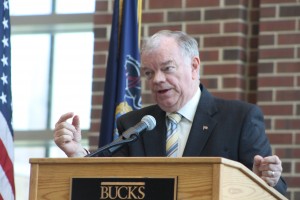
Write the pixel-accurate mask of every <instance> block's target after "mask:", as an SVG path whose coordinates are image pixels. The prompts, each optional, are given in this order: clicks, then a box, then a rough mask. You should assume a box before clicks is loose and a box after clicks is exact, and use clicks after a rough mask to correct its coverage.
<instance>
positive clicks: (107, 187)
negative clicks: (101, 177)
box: [100, 182, 145, 200]
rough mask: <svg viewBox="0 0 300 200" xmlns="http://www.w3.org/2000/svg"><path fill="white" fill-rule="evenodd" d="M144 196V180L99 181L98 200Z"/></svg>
mask: <svg viewBox="0 0 300 200" xmlns="http://www.w3.org/2000/svg"><path fill="white" fill-rule="evenodd" d="M144 198H145V182H101V185H100V200H108V199H144Z"/></svg>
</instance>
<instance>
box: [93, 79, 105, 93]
mask: <svg viewBox="0 0 300 200" xmlns="http://www.w3.org/2000/svg"><path fill="white" fill-rule="evenodd" d="M92 90H93V92H99V91H104V81H93V83H92Z"/></svg>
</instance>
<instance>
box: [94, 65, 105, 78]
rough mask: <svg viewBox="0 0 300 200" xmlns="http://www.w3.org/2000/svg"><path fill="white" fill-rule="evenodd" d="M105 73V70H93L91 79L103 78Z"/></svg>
mask: <svg viewBox="0 0 300 200" xmlns="http://www.w3.org/2000/svg"><path fill="white" fill-rule="evenodd" d="M105 73H106V68H100V67H98V68H93V78H104V77H105Z"/></svg>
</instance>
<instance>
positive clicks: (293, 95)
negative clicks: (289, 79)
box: [276, 89, 300, 101]
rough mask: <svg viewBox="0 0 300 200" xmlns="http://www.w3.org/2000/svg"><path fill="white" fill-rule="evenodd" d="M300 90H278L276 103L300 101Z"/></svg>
mask: <svg viewBox="0 0 300 200" xmlns="http://www.w3.org/2000/svg"><path fill="white" fill-rule="evenodd" d="M299 99H300V90H298V89H295V90H277V91H276V101H299Z"/></svg>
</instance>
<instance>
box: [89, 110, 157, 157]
mask: <svg viewBox="0 0 300 200" xmlns="http://www.w3.org/2000/svg"><path fill="white" fill-rule="evenodd" d="M155 126H156V120H155V118H154V117H153V116H151V115H145V116H144V117H143V118H142V119H141V121H140V122H139V123H137V124H136V125H135V126H133V127H131V128H129V129H127V130H126V131H125V132H123V134H122V135H121V136H120V137H119V138H117V139H116V140H114V141H112V142H111V143H109V144H107V145H105V146H104V147H101V148H100V149H98V150H97V151H95V152H94V153H90V154H88V155H86V156H85V157H94V156H96V155H99V156H102V157H103V156H111V155H112V154H113V153H114V152H116V151H118V150H119V149H120V148H121V147H122V146H123V145H125V144H128V143H130V142H134V141H136V140H137V139H138V137H139V136H140V134H141V133H142V132H143V131H145V130H146V131H150V130H152V129H154V127H155Z"/></svg>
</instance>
